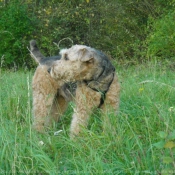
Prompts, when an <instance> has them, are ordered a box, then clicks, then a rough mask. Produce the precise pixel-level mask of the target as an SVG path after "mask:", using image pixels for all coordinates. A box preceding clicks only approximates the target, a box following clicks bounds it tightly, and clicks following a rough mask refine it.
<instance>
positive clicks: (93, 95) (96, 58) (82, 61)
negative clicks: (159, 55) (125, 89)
mask: <svg viewBox="0 0 175 175" xmlns="http://www.w3.org/2000/svg"><path fill="white" fill-rule="evenodd" d="M61 56H62V57H61V59H60V60H58V61H56V62H55V63H54V64H53V66H52V69H51V76H52V77H53V78H54V79H55V80H56V81H57V82H58V83H61V82H69V81H76V82H78V83H77V89H76V96H75V103H76V107H75V110H74V114H73V119H72V123H71V136H72V137H73V136H75V135H78V134H79V132H80V131H81V127H86V126H87V123H88V119H89V116H90V115H91V113H92V111H93V109H94V108H97V107H98V106H99V105H100V100H101V98H102V96H101V92H100V90H101V91H103V90H105V89H107V92H106V98H105V99H104V103H103V104H102V105H101V106H100V108H101V109H102V110H104V111H107V110H108V109H111V110H114V111H117V109H118V107H119V92H120V86H119V83H118V78H117V76H116V73H115V72H114V71H112V70H113V66H112V65H111V63H110V62H109V60H108V59H107V57H106V56H105V55H103V54H102V53H101V52H97V51H96V50H95V49H93V48H90V47H87V46H81V45H75V46H73V47H72V48H70V49H67V50H63V51H61ZM104 67H105V72H103V69H104ZM102 68H103V69H102ZM101 72H102V73H101ZM85 81H88V84H87V83H85ZM110 82H112V83H111V84H110ZM107 86H109V87H108V88H107ZM93 88H95V89H96V88H97V90H98V89H99V91H96V90H93Z"/></svg>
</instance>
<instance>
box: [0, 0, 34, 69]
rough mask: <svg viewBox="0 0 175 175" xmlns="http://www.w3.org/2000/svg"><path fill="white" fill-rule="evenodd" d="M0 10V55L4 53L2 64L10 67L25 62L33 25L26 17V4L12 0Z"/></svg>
mask: <svg viewBox="0 0 175 175" xmlns="http://www.w3.org/2000/svg"><path fill="white" fill-rule="evenodd" d="M1 9H2V10H1V12H0V16H1V18H0V38H1V42H0V57H1V56H2V55H4V64H5V66H7V67H11V66H13V65H14V64H15V65H17V66H21V65H23V64H24V63H27V61H26V60H27V53H28V50H27V48H26V45H28V41H29V36H30V35H32V32H33V31H34V27H33V24H32V20H31V19H30V18H29V17H28V13H27V4H23V3H19V2H18V1H15V2H14V1H12V2H10V3H9V4H7V5H6V6H4V7H1Z"/></svg>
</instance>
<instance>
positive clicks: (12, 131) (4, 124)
mask: <svg viewBox="0 0 175 175" xmlns="http://www.w3.org/2000/svg"><path fill="white" fill-rule="evenodd" d="M116 67H117V70H118V75H119V80H120V82H121V103H120V110H119V113H118V115H117V116H115V115H114V114H113V113H112V112H111V113H108V114H98V113H95V114H93V116H92V118H91V120H90V124H89V127H88V129H84V131H83V136H82V137H79V138H77V139H76V141H72V140H70V139H69V127H70V121H71V115H72V111H73V110H72V108H71V105H70V107H69V109H68V110H67V112H66V114H65V115H64V116H63V118H62V120H61V123H60V124H58V126H57V128H54V130H53V131H51V132H48V133H46V134H44V135H42V134H38V133H36V132H34V131H33V130H32V127H31V123H32V115H31V113H32V112H31V111H32V96H31V78H32V75H33V72H23V71H19V72H10V71H2V70H0V143H1V144H0V174H3V173H4V174H9V173H10V174H34V173H39V174H64V175H66V174H67V175H74V174H76V175H77V174H79V175H81V174H87V175H89V174H92V175H93V174H111V175H112V174H119V175H121V174H158V173H160V174H171V173H173V172H174V169H175V159H174V156H175V151H174V147H175V143H174V141H175V137H174V135H175V131H174V129H175V128H174V127H175V118H174V117H175V87H174V84H175V79H174V70H171V69H169V68H168V67H166V66H163V65H161V64H159V63H154V64H153V63H147V64H143V65H137V66H130V67H127V68H126V67H123V66H119V65H118V66H116ZM60 129H62V130H63V132H61V133H59V135H57V136H54V132H55V131H57V130H60ZM170 136H171V137H170ZM173 143H174V145H173ZM165 145H166V146H165Z"/></svg>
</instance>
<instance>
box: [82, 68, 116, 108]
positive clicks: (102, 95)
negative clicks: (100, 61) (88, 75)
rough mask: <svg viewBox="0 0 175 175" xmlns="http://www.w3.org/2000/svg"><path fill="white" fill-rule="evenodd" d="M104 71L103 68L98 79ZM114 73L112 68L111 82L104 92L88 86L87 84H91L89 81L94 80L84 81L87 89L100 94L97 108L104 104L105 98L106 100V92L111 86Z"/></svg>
mask: <svg viewBox="0 0 175 175" xmlns="http://www.w3.org/2000/svg"><path fill="white" fill-rule="evenodd" d="M104 71H105V68H104V69H103V71H102V72H101V74H100V75H99V76H98V77H100V76H101V75H102V74H103V73H104ZM114 73H115V68H114V71H113V72H112V75H113V76H112V80H111V81H110V82H109V84H108V87H107V88H106V90H105V91H101V90H100V89H97V88H93V87H90V86H89V83H90V82H91V81H94V80H88V81H87V80H84V83H85V84H86V85H87V86H88V87H89V88H91V89H92V90H94V91H96V92H100V93H101V98H100V104H99V105H98V108H100V107H101V106H102V105H103V104H104V101H105V98H106V93H107V92H108V90H109V88H110V86H111V84H112V82H113V80H114Z"/></svg>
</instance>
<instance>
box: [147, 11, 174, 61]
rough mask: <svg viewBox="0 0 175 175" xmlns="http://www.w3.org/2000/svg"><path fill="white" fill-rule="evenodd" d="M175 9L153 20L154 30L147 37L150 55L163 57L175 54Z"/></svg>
mask: <svg viewBox="0 0 175 175" xmlns="http://www.w3.org/2000/svg"><path fill="white" fill-rule="evenodd" d="M174 19H175V11H172V12H170V13H168V14H167V15H165V16H163V17H162V18H160V19H159V20H156V21H153V22H152V20H151V19H150V21H151V23H152V25H151V27H152V32H151V33H150V35H149V36H148V38H147V44H148V55H149V56H156V57H159V58H160V57H161V58H172V57H174V56H175V23H174Z"/></svg>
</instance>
